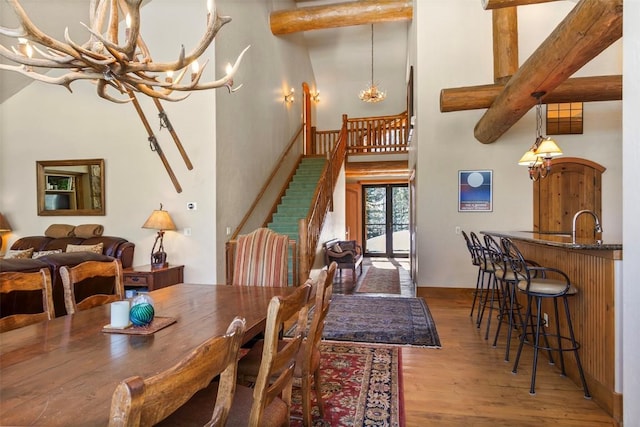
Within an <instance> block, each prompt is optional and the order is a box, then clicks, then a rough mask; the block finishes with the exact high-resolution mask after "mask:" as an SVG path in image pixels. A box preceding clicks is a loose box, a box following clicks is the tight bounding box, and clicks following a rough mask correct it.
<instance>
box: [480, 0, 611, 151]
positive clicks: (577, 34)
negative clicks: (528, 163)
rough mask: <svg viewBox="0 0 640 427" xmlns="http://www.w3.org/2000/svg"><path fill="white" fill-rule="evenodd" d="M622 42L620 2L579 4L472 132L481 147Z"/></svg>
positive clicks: (586, 1) (597, 0) (586, 0)
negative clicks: (537, 94)
mask: <svg viewBox="0 0 640 427" xmlns="http://www.w3.org/2000/svg"><path fill="white" fill-rule="evenodd" d="M620 37H622V0H581V1H580V2H579V3H578V4H577V5H576V6H575V7H574V8H573V10H571V12H569V14H568V15H567V17H566V18H565V19H564V20H563V21H562V22H561V23H560V24H559V25H558V26H557V27H556V29H555V30H554V31H553V32H552V33H551V35H549V37H548V38H547V39H546V40H545V41H544V42H543V43H542V44H541V45H540V47H538V49H537V50H536V51H535V52H534V53H533V54H532V55H531V56H530V57H529V59H527V61H526V62H525V63H524V64H522V66H521V67H520V69H519V70H518V72H517V73H516V74H514V75H513V77H511V79H510V80H509V82H508V83H507V84H506V85H505V87H504V90H503V91H502V92H501V93H500V95H498V96H497V97H496V99H495V100H494V102H493V103H492V104H491V107H489V109H488V110H487V111H486V112H485V114H484V115H483V116H482V118H481V119H480V121H478V123H477V124H476V126H475V129H474V135H475V137H476V139H477V140H478V141H480V142H482V143H485V144H488V143H492V142H494V141H496V140H497V139H498V138H500V136H502V134H504V133H505V132H506V131H507V130H509V129H510V128H511V126H513V125H514V124H515V123H516V122H517V121H518V120H519V119H520V118H521V117H522V116H524V115H525V114H526V113H527V111H529V110H530V109H531V107H533V106H534V105H535V104H536V102H537V101H536V99H535V98H534V97H533V96H532V95H531V94H532V93H534V92H545V93H551V92H553V90H554V89H555V88H556V87H558V86H559V85H560V84H561V83H562V82H564V81H565V80H567V79H568V78H569V76H571V75H572V74H573V73H575V72H576V71H578V70H579V69H580V68H582V66H584V65H585V64H586V63H588V62H589V61H590V60H592V59H593V58H595V57H596V56H598V55H599V54H600V53H601V52H602V51H603V50H605V49H606V48H607V47H609V46H610V45H611V44H613V43H614V42H615V41H617V40H618V39H620Z"/></svg>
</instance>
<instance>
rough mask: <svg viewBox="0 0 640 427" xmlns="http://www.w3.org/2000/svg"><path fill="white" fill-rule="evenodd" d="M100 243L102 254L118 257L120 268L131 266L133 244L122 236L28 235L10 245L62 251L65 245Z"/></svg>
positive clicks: (37, 250)
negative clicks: (55, 236) (56, 236)
mask: <svg viewBox="0 0 640 427" xmlns="http://www.w3.org/2000/svg"><path fill="white" fill-rule="evenodd" d="M99 243H102V245H103V249H102V254H103V255H107V256H110V257H113V258H118V259H119V260H120V262H122V268H128V267H131V265H132V264H133V252H134V250H135V244H133V243H131V242H129V241H128V240H126V239H123V238H122V237H111V236H98V237H89V238H82V237H59V238H52V237H47V236H29V237H22V238H20V239H18V240H16V241H15V242H13V244H12V245H11V249H16V250H20V249H29V248H33V250H34V251H35V252H39V251H51V250H56V249H60V250H62V251H63V252H64V251H65V250H66V249H67V245H96V244H99Z"/></svg>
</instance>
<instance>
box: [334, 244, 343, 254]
mask: <svg viewBox="0 0 640 427" xmlns="http://www.w3.org/2000/svg"><path fill="white" fill-rule="evenodd" d="M333 252H337V253H339V254H341V253H342V248H341V247H340V245H338V244H336V245H334V246H333Z"/></svg>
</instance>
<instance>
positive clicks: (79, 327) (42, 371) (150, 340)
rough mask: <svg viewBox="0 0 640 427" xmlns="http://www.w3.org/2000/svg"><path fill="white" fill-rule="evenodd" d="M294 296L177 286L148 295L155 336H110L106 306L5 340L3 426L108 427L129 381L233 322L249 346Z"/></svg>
mask: <svg viewBox="0 0 640 427" xmlns="http://www.w3.org/2000/svg"><path fill="white" fill-rule="evenodd" d="M293 291H294V288H290V287H289V288H275V287H257V286H227V285H195V284H178V285H174V286H169V287H167V288H162V289H159V290H156V291H153V292H151V293H149V295H150V296H151V297H152V299H153V301H154V306H155V313H156V316H157V317H159V318H162V317H170V318H175V319H176V322H175V323H173V324H171V325H169V326H166V327H164V328H163V329H160V330H158V331H156V332H154V333H152V334H147V335H134V334H125V333H107V332H105V331H104V330H103V327H104V326H105V325H108V324H109V323H110V306H109V305H104V306H100V307H95V308H92V309H90V310H85V311H81V312H77V313H76V314H73V315H67V316H62V317H58V318H55V319H53V320H50V321H45V322H42V323H38V324H35V325H30V326H26V327H23V328H19V329H15V330H13V331H9V332H5V333H2V334H0V425H3V426H8V425H11V426H25V425H30V426H31V425H35V426H106V425H108V423H109V409H110V406H111V396H112V394H113V391H114V390H115V388H116V386H117V384H118V383H119V382H120V381H122V380H124V379H125V378H128V377H131V376H134V375H140V376H142V377H149V376H151V375H154V374H157V373H158V372H161V371H163V370H165V369H167V368H169V367H171V366H173V365H174V364H175V363H177V362H178V361H179V360H181V359H183V358H184V357H185V356H187V355H188V354H189V353H190V352H191V351H192V350H193V349H194V348H196V347H197V346H198V345H199V344H201V343H203V342H204V341H205V340H207V339H208V338H210V337H212V336H218V335H222V334H224V333H225V331H226V329H227V327H228V325H229V323H230V322H231V321H232V320H233V318H234V317H235V316H242V317H244V318H245V320H246V324H247V332H246V333H245V337H244V340H245V341H247V340H249V339H250V338H252V337H253V336H255V335H256V334H258V333H259V332H261V331H263V330H264V325H265V321H266V316H267V307H268V304H269V301H270V300H271V298H272V297H273V296H276V295H286V294H289V293H291V292H293Z"/></svg>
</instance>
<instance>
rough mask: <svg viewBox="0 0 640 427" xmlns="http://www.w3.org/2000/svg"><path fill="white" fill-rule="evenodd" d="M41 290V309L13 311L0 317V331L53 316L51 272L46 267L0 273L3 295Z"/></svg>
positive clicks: (0, 286) (0, 289)
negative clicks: (38, 310)
mask: <svg viewBox="0 0 640 427" xmlns="http://www.w3.org/2000/svg"><path fill="white" fill-rule="evenodd" d="M33 291H40V292H42V311H40V312H35V313H34V312H31V313H29V312H28V311H30V310H25V311H27V312H25V313H13V314H10V315H8V316H5V317H3V318H2V319H0V332H6V331H10V330H12V329H17V328H21V327H23V326H27V325H31V324H33V323H38V322H42V321H44V320H51V319H53V318H54V317H55V310H54V308H53V297H52V296H51V273H50V272H49V269H48V268H42V269H40V271H36V272H31V273H26V272H5V273H0V293H2V294H4V295H5V296H6V295H7V294H9V293H10V292H33Z"/></svg>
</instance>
